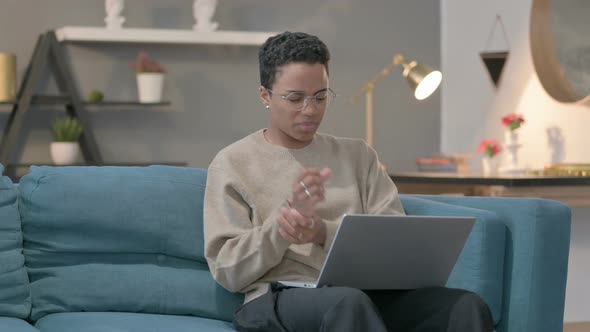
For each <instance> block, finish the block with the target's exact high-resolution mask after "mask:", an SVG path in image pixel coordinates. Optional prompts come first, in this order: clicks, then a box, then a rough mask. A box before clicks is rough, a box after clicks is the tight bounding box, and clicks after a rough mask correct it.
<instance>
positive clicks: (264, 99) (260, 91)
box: [258, 85, 270, 108]
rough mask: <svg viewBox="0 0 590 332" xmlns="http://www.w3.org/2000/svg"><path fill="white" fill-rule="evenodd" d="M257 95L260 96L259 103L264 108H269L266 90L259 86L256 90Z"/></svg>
mask: <svg viewBox="0 0 590 332" xmlns="http://www.w3.org/2000/svg"><path fill="white" fill-rule="evenodd" d="M258 94H259V95H260V101H262V104H263V105H264V107H266V108H269V107H270V93H269V92H268V90H267V89H266V88H265V87H263V86H262V85H261V86H260V87H259V88H258Z"/></svg>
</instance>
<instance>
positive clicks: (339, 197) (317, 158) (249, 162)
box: [204, 130, 404, 302]
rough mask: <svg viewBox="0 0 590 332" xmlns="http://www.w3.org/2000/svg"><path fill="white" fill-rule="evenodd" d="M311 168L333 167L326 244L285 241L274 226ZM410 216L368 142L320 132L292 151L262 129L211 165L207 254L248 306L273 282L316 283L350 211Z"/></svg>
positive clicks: (325, 205) (323, 210)
mask: <svg viewBox="0 0 590 332" xmlns="http://www.w3.org/2000/svg"><path fill="white" fill-rule="evenodd" d="M306 167H319V168H322V167H329V168H331V169H332V176H331V177H330V179H329V180H328V182H327V184H326V185H325V189H326V200H325V201H324V202H322V203H320V204H319V205H318V206H317V209H316V211H317V214H318V216H319V217H320V218H321V219H322V220H323V221H324V222H325V223H326V225H327V234H328V235H327V238H326V241H325V243H324V245H323V246H318V245H316V244H311V243H308V244H303V245H295V244H290V243H289V242H287V241H286V240H284V239H283V238H282V237H281V236H280V234H279V232H278V226H277V223H276V221H275V219H276V216H277V214H278V212H279V208H280V207H281V206H284V204H285V202H286V200H287V199H290V198H291V195H292V194H291V193H292V187H293V183H294V182H295V180H296V178H297V177H298V176H299V175H300V174H301V172H302V170H303V168H306ZM359 213H365V214H403V213H404V210H403V208H402V205H401V202H400V199H399V196H398V192H397V189H396V187H395V185H394V184H393V182H392V181H391V179H390V178H389V176H388V175H387V173H386V172H385V171H383V170H382V169H381V168H380V167H379V161H378V159H377V155H376V153H375V151H374V150H373V149H371V148H370V147H369V146H368V145H367V144H365V143H364V141H362V140H358V139H348V138H339V137H334V136H329V135H325V134H319V133H318V134H316V135H315V136H314V139H313V141H312V142H311V143H310V144H309V145H308V146H306V147H304V148H302V149H297V150H291V149H287V148H283V147H279V146H276V145H272V144H270V143H268V142H267V141H266V140H265V138H264V135H263V130H259V131H257V132H255V133H253V134H251V135H249V136H247V137H245V138H243V139H241V140H240V141H238V142H236V143H234V144H232V145H230V146H228V147H226V148H225V149H223V150H221V151H220V152H219V153H218V154H217V156H216V157H215V159H214V160H213V161H212V162H211V165H210V167H209V173H208V177H207V188H206V191H205V203H204V233H205V257H206V258H207V262H208V264H209V268H210V269H211V273H212V274H213V277H214V278H215V280H217V282H218V283H219V284H221V285H222V286H223V287H225V288H226V289H228V290H230V291H239V292H243V293H245V294H246V302H247V301H250V300H252V299H254V298H256V297H258V296H260V295H262V294H264V293H266V292H267V291H268V285H269V283H270V282H272V281H278V280H292V281H314V280H316V279H317V277H318V275H319V272H320V270H321V268H322V264H323V262H324V259H325V258H326V254H327V251H328V249H329V248H330V245H331V243H332V240H333V239H334V234H335V232H336V229H337V228H338V224H339V223H340V221H341V219H342V216H343V214H359Z"/></svg>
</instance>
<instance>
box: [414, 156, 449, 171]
mask: <svg viewBox="0 0 590 332" xmlns="http://www.w3.org/2000/svg"><path fill="white" fill-rule="evenodd" d="M416 167H418V171H419V172H437V173H457V163H456V161H455V158H452V157H430V158H416Z"/></svg>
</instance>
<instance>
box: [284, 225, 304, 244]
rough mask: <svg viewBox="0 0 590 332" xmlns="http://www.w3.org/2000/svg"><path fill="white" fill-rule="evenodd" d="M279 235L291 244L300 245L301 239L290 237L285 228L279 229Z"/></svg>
mask: <svg viewBox="0 0 590 332" xmlns="http://www.w3.org/2000/svg"><path fill="white" fill-rule="evenodd" d="M279 234H280V235H281V237H282V238H283V239H285V240H287V241H289V242H290V243H295V244H299V239H296V238H294V237H292V236H291V235H289V234H288V233H287V232H286V231H285V230H284V229H283V228H281V227H279Z"/></svg>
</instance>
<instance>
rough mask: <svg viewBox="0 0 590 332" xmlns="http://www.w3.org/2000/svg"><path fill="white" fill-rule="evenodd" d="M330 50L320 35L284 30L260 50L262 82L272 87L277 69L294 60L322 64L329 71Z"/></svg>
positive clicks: (269, 87) (267, 86)
mask: <svg viewBox="0 0 590 332" xmlns="http://www.w3.org/2000/svg"><path fill="white" fill-rule="evenodd" d="M329 61H330V51H329V50H328V47H327V46H326V44H324V42H322V41H321V40H320V39H319V38H318V37H316V36H312V35H308V34H306V33H303V32H289V31H286V32H283V33H281V34H278V35H276V36H272V37H270V38H268V39H267V40H266V42H264V44H263V45H262V46H261V47H260V50H259V51H258V63H259V66H260V84H261V85H262V86H263V87H265V88H267V89H271V88H272V86H273V84H274V83H275V76H276V73H277V69H278V68H279V67H281V66H284V65H286V64H289V63H292V62H303V63H308V64H317V63H319V64H322V65H324V66H325V67H326V72H328V73H329V71H328V62H329Z"/></svg>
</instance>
